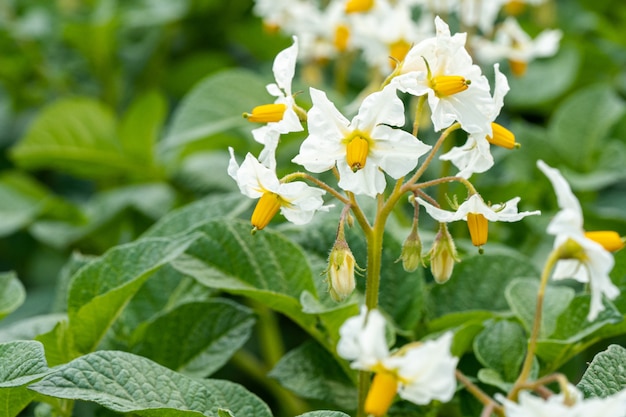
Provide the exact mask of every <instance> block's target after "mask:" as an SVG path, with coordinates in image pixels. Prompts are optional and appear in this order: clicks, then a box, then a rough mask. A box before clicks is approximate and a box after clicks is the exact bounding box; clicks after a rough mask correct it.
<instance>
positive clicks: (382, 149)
mask: <svg viewBox="0 0 626 417" xmlns="http://www.w3.org/2000/svg"><path fill="white" fill-rule="evenodd" d="M372 137H373V138H375V141H376V143H375V145H374V146H373V147H372V148H371V150H370V154H369V156H368V157H367V159H368V161H369V162H373V163H375V164H377V165H378V166H380V167H381V168H382V169H383V171H385V172H386V173H387V174H389V175H390V176H391V177H392V178H395V179H398V178H400V177H403V176H405V175H406V174H408V173H409V172H411V171H412V170H413V169H414V168H415V167H416V166H417V163H418V159H419V158H420V157H421V156H422V155H424V154H425V153H426V152H428V151H429V150H430V149H431V146H430V145H426V144H425V143H423V142H422V141H420V140H419V139H417V138H416V137H415V136H413V135H412V134H410V133H408V132H405V131H403V130H401V129H392V128H390V127H389V126H386V125H379V126H376V127H375V128H374V130H373V131H372Z"/></svg>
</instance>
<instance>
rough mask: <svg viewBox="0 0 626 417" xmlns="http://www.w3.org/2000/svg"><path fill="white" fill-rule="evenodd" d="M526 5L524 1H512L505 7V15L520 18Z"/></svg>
mask: <svg viewBox="0 0 626 417" xmlns="http://www.w3.org/2000/svg"><path fill="white" fill-rule="evenodd" d="M525 8H526V4H524V2H523V1H522V0H510V1H509V2H508V3H507V4H505V5H504V13H506V14H508V15H509V16H518V15H520V14H522V13H523V12H524V9H525Z"/></svg>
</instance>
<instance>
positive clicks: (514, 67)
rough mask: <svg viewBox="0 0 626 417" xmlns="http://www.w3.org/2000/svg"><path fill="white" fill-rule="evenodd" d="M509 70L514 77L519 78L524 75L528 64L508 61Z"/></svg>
mask: <svg viewBox="0 0 626 417" xmlns="http://www.w3.org/2000/svg"><path fill="white" fill-rule="evenodd" d="M509 68H511V72H512V73H513V75H515V76H516V77H521V76H523V75H524V74H526V69H527V68H528V62H525V61H515V60H513V59H509Z"/></svg>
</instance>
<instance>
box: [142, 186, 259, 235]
mask: <svg viewBox="0 0 626 417" xmlns="http://www.w3.org/2000/svg"><path fill="white" fill-rule="evenodd" d="M251 203H252V200H251V199H249V198H247V197H244V196H242V195H241V193H232V194H213V195H209V196H207V197H205V198H203V199H201V200H198V201H195V202H193V203H191V204H188V205H186V206H184V207H181V208H179V209H177V210H174V211H172V212H170V213H168V214H167V215H165V216H163V218H162V219H160V220H159V221H158V222H157V223H156V224H155V225H154V226H152V227H151V228H150V229H149V230H148V231H146V233H144V234H143V237H156V236H173V235H176V234H178V233H185V232H186V231H188V230H190V229H193V228H194V227H197V226H198V225H201V224H203V223H206V222H207V220H211V219H218V218H234V217H237V216H239V215H241V214H242V213H243V212H244V211H246V210H247V209H248V208H249V207H250V205H251Z"/></svg>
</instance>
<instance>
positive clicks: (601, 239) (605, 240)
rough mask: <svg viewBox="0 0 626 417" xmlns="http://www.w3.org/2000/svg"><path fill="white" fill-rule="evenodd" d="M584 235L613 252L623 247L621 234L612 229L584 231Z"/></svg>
mask: <svg viewBox="0 0 626 417" xmlns="http://www.w3.org/2000/svg"><path fill="white" fill-rule="evenodd" d="M585 237H586V238H587V239H591V240H593V241H594V242H596V243H599V244H601V245H602V247H603V248H604V249H606V250H608V251H609V252H615V251H618V250H620V249H622V248H623V247H624V241H623V240H622V238H621V236H620V235H619V234H618V233H617V232H614V231H612V230H600V231H597V232H585Z"/></svg>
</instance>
